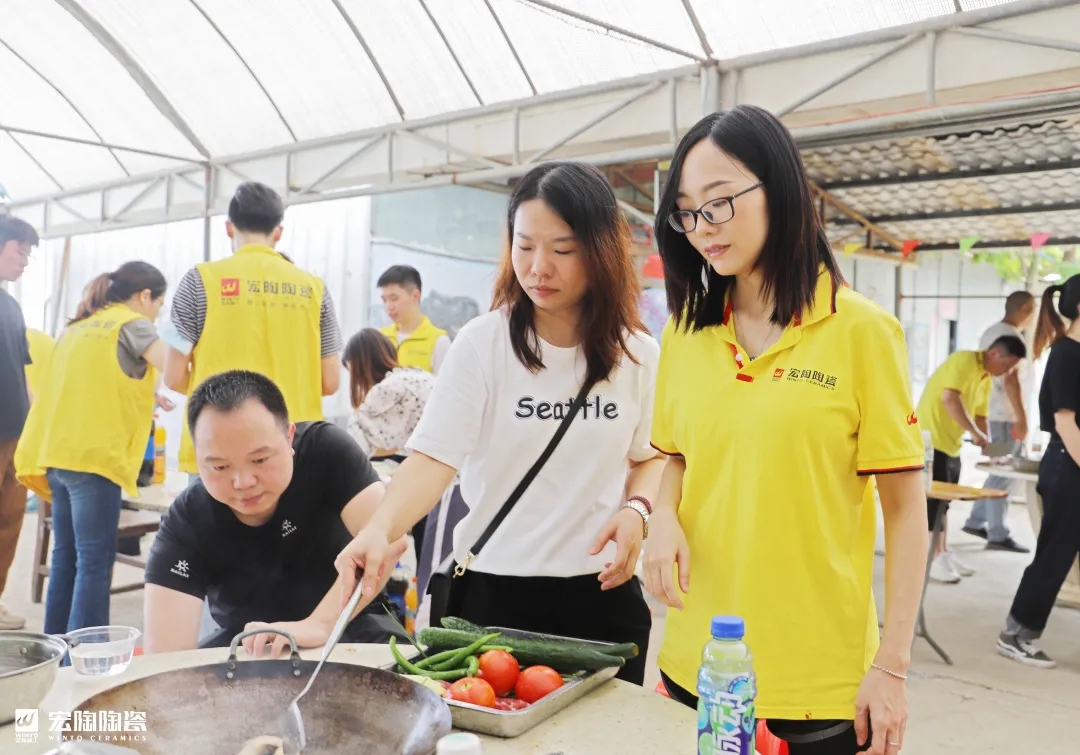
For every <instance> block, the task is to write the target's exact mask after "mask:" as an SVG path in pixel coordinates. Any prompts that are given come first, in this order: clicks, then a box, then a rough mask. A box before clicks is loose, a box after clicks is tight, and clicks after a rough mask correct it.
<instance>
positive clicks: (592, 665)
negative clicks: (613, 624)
mask: <svg viewBox="0 0 1080 755" xmlns="http://www.w3.org/2000/svg"><path fill="white" fill-rule="evenodd" d="M419 639H420V642H422V643H423V644H424V645H425V646H426V647H427V648H428V650H430V651H436V652H439V651H443V650H452V649H454V648H458V649H462V648H470V647H471V646H473V645H474V644H475V643H476V642H477V641H478V640H480V639H485V642H490V640H487V639H486V636H485V635H478V634H476V633H473V632H462V631H459V630H455V629H440V628H437V627H429V628H427V629H424V630H421V632H420V637H419ZM498 642H499V644H500V645H503V646H506V647H508V648H510V651H509V652H510V654H511V655H513V656H514V658H516V659H517V661H518V663H520V664H521V665H522V666H550V667H551V668H553V669H555V670H556V671H558V672H560V673H574V672H577V671H594V670H597V669H602V668H609V667H611V666H622V665H624V664H625V663H626V659H625V658H623V657H621V656H618V655H608V654H606V653H602V652H600V651H599V650H597V649H594V648H593V647H590V646H589V645H586V644H585V643H581V644H578V643H574V642H572V641H568V640H546V639H545V640H533V639H528V640H523V639H518V638H516V637H507V636H505V635H504V636H502V637H500V638H499V640H498Z"/></svg>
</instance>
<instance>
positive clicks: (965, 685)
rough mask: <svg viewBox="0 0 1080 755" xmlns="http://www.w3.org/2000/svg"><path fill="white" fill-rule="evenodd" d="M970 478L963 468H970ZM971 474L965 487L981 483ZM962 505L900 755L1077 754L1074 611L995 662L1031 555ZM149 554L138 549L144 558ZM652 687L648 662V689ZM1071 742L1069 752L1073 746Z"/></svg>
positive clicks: (1024, 537)
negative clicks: (967, 528) (939, 649)
mask: <svg viewBox="0 0 1080 755" xmlns="http://www.w3.org/2000/svg"><path fill="white" fill-rule="evenodd" d="M967 468H968V469H971V467H970V465H968V467H967ZM981 481H982V480H981V475H979V473H977V472H971V473H968V474H965V476H964V478H963V479H962V482H963V483H965V484H981ZM968 508H969V506H967V505H964V504H956V505H954V506H953V512H954V513H952V514H951V515H950V542H951V543H952V544H953V546H954V548H955V550H956V551H957V553H958V554H959V555H960V556H961V557H962V558H963V559H964V560H965V561H967V562H968V563H969V564H970V565H971V566H973V567H975V568H976V569H978V574H977V575H976V576H974V577H971V578H969V579H966V580H964V582H963V583H961V584H959V585H937V584H932V585H931V587H930V591H929V594H928V596H927V601H926V606H927V621H928V623H929V627H930V631H931V634H932V635H933V636H934V637H935V639H937V641H938V642H939V643H940V644H942V645H943V647H944V648H945V649H946V650H947V651H948V652H949V653H950V654H951V655H952V658H953V661H954V663H955V665H953V666H947V665H946V664H945V663H943V662H942V661H941V660H940V659H939V658H938V657H937V655H936V654H935V653H934V652H933V650H932V649H931V648H930V647H929V646H928V645H927V644H926V643H925V642H924V641H922V640H920V639H916V640H915V646H914V649H913V665H912V670H911V678H910V680H909V682H908V697H909V706H910V722H909V726H908V733H907V739H906V743H905V747H904V752H905V753H910V754H911V755H939V754H940V755H961V754H964V755H967V754H970V755H989V754H991V753H1009V754H1010V755H1011V754H1013V753H1023V754H1024V755H1075V753H1077V752H1080V745H1078V744H1077V740H1076V739H1075V738H1074V737H1076V734H1075V729H1076V722H1077V721H1078V720H1080V611H1074V610H1069V609H1064V608H1058V609H1057V610H1055V612H1054V614H1053V616H1052V617H1051V619H1050V625H1049V627H1048V628H1047V630H1046V636H1045V640H1044V641H1043V643H1042V644H1043V648H1044V649H1045V650H1046V652H1047V653H1048V654H1049V655H1050V656H1051V657H1052V658H1054V659H1056V660H1057V661H1058V668H1056V669H1054V670H1050V671H1042V670H1038V669H1031V668H1028V667H1026V666H1022V665H1020V664H1017V663H1015V662H1013V661H1009V660H1006V659H1004V658H1001V657H1000V656H998V655H997V654H996V653H995V652H994V641H995V638H996V637H997V633H998V632H999V631H1000V628H1001V624H1002V622H1003V620H1004V617H1005V614H1006V612H1007V611H1008V608H1009V604H1010V602H1011V600H1012V596H1013V593H1014V592H1015V589H1016V586H1017V584H1019V581H1020V575H1021V573H1022V572H1023V570H1024V567H1025V566H1026V565H1027V563H1028V562H1029V561H1030V557H1029V556H1024V555H1016V554H1009V553H999V552H991V551H985V550H983V548H982V545H981V541H978V540H976V539H974V538H971V537H969V536H967V535H965V534H963V533H962V532H960V527H961V526H962V524H963V520H964V519H965V518H966V515H967V510H968ZM36 517H37V515H36V514H28V515H27V517H26V521H25V524H24V527H23V534H22V538H21V539H20V541H19V549H18V554H17V557H16V561H15V565H14V567H13V569H12V573H11V576H10V578H9V583H8V588H7V591H6V594H5V595H4V603H5V605H6V606H7V607H8V608H9V610H11V611H13V612H14V613H17V614H20V615H22V616H25V617H26V618H27V626H28V628H29V629H31V630H35V631H40V629H41V627H42V623H43V619H44V606H43V605H42V604H34V603H32V602H30V565H31V562H32V559H33V547H34V529H35V524H36ZM1009 521H1010V525H1011V526H1012V528H1013V533H1014V536H1015V537H1016V538H1017V539H1018V540H1019V541H1021V542H1023V543H1026V544H1032V545H1033V544H1034V540H1033V537H1032V534H1031V529H1030V526H1029V524H1028V517H1027V513H1026V511H1025V510H1024V508H1023V505H1014V506H1013V507H1012V511H1011V512H1010V518H1009ZM145 547H146V545H145V544H144V552H145ZM882 562H883V559H881V558H878V572H879V573H878V575H877V580H876V591H877V595H878V604H879V606H880V605H881V596H882V574H881V569H882ZM114 577H115V580H116V583H117V584H124V583H127V582H130V581H132V580H136V579H138V578H139V577H140V572H139V571H138V570H136V569H132V568H130V567H125V566H117V569H116V573H115V575H114ZM653 612H654V616H655V617H656V622H655V629H654V632H653V642H652V649H651V652H650V656H652V657H653V659H655V654H656V651H657V649H658V648H659V645H660V641H661V638H662V636H663V615H664V609H663V607H662V606H656V605H654V606H653ZM112 622H113V623H116V624H125V625H129V626H137V627H141V626H142V592H141V591H138V592H132V593H124V594H120V595H115V596H113V599H112ZM658 679H659V675H658V672H657V671H656V667H655V663H654V662H653V661H650V676H649V679H648V681H647V683H648V685H649V687H650V688H651V687H652V686H654V685H655V684H656V682H657V681H658ZM1070 743H1071V744H1070Z"/></svg>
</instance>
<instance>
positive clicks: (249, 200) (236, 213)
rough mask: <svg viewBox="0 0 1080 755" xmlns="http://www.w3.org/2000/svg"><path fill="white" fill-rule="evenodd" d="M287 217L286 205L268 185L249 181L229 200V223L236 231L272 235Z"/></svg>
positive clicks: (238, 188)
mask: <svg viewBox="0 0 1080 755" xmlns="http://www.w3.org/2000/svg"><path fill="white" fill-rule="evenodd" d="M284 217H285V203H284V202H282V201H281V197H279V196H278V193H277V192H276V191H274V190H273V189H271V188H270V187H269V186H267V185H266V184H261V183H256V182H254V181H248V182H246V183H242V184H240V185H239V186H237V187H236V192H235V193H234V194H233V198H232V199H231V200H229V222H230V223H232V224H233V225H234V226H235V227H236V230H238V231H246V232H249V233H262V234H266V235H270V234H271V233H273V232H274V230H275V229H276V228H277V227H278V226H279V225H281V220H282V218H284Z"/></svg>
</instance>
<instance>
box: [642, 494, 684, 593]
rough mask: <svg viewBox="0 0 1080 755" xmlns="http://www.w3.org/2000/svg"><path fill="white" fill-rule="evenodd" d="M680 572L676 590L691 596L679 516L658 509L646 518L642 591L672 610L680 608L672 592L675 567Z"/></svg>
mask: <svg viewBox="0 0 1080 755" xmlns="http://www.w3.org/2000/svg"><path fill="white" fill-rule="evenodd" d="M675 566H678V568H679V589H681V590H682V592H683V593H684V594H686V593H689V592H690V546H689V545H688V544H687V542H686V535H685V534H683V531H682V526H681V525H680V524H679V517H678V515H677V514H676V513H675V512H674V511H672V510H671V509H666V508H665V509H658V510H657V511H656V512H655V513H654V514H653V515H652V516H651V517H649V539H648V540H647V541H646V543H645V589H646V590H648V591H649V592H650V593H652V594H653V595H654V596H655V597H656V598H657V600H659V601H660V602H662V603H663V604H664V605H666V606H669V607H671V608H678V609H679V610H680V611H681V610H682V608H683V603H682V598H681V597H680V596H679V591H678V590H676V588H675V579H674V575H673V571H674V567H675Z"/></svg>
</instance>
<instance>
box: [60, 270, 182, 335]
mask: <svg viewBox="0 0 1080 755" xmlns="http://www.w3.org/2000/svg"><path fill="white" fill-rule="evenodd" d="M166 286H167V284H166V282H165V276H164V275H163V274H162V272H161V271H160V270H158V269H157V268H156V267H154V266H153V265H151V264H150V263H149V262H142V261H141V260H133V261H131V262H125V263H124V264H123V265H121V266H120V267H118V268H116V270H114V271H112V272H111V273H102V274H101V275H99V276H98V277H96V278H94V280H92V281H90V283H88V284H87V285H86V289H85V290H84V291H83V298H82V301H80V302H79V306H78V308H77V309H76V310H75V317H74V318H72V319H71V320H70V321H69V322H68V325H72V324H74V323H77V322H79V321H80V320H85V319H86V318H87V317H89V316H90V315H92V314H94V313H95V312H97V311H98V310H99V309H101V308H102V307H104V306H107V305H109V304H116V303H118V302H125V301H127V300H128V299H130V298H131V297H132V296H134V295H135V294H141V293H142V292H143V291H149V292H150V298H152V299H160V298H161V297H162V296H164V295H165V288H166Z"/></svg>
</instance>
